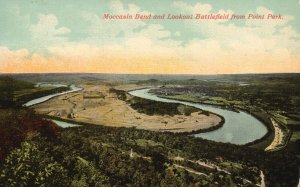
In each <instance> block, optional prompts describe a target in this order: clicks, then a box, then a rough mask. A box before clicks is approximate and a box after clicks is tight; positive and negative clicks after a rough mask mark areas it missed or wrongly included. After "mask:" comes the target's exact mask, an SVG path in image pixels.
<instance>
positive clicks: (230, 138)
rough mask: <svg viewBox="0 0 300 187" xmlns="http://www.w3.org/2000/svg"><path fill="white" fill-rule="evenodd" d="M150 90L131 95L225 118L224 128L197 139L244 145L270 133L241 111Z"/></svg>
mask: <svg viewBox="0 0 300 187" xmlns="http://www.w3.org/2000/svg"><path fill="white" fill-rule="evenodd" d="M149 90H150V89H148V88H147V89H140V90H133V91H130V92H129V94H131V95H133V96H136V97H140V98H144V99H149V100H154V101H160V102H166V103H180V104H184V105H188V106H193V107H196V108H199V109H202V110H207V111H210V112H213V113H216V114H219V115H221V116H223V117H224V119H225V123H224V125H223V126H222V127H220V128H219V129H217V130H213V131H210V132H204V133H199V134H195V135H194V136H196V137H201V138H204V139H208V140H213V141H217V142H226V143H232V144H238V145H242V144H246V143H249V142H253V141H254V140H257V139H260V138H262V137H263V136H264V135H265V134H266V133H267V132H268V130H267V128H266V126H265V125H264V124H263V123H262V122H261V121H259V120H258V119H256V118H255V117H254V116H252V115H250V114H248V113H246V112H243V111H240V112H239V113H238V112H233V111H230V110H226V109H222V108H219V107H217V106H214V105H205V104H199V103H191V102H185V101H178V100H174V99H166V98H161V97H158V96H156V95H153V94H151V93H149Z"/></svg>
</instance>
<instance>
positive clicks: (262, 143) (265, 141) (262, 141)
mask: <svg viewBox="0 0 300 187" xmlns="http://www.w3.org/2000/svg"><path fill="white" fill-rule="evenodd" d="M157 97H160V98H164V99H175V100H178V101H182V102H190V103H194V104H204V105H210V106H215V107H220V108H221V109H225V110H229V111H232V112H240V111H241V112H245V113H247V114H249V115H252V116H254V117H255V118H256V119H257V120H259V121H260V122H261V123H262V124H263V125H265V127H266V128H267V133H266V134H265V135H264V136H262V137H261V138H258V139H256V140H254V141H251V142H248V143H246V144H244V145H246V146H250V147H253V148H259V149H263V150H264V149H266V148H267V147H268V146H269V145H270V144H271V143H272V142H273V140H274V138H275V135H274V134H275V133H274V127H273V124H272V122H271V120H270V118H268V117H267V115H264V114H262V113H259V112H255V111H251V110H250V109H246V108H241V107H231V108H230V109H228V108H227V107H224V106H223V105H214V104H208V103H206V102H201V101H194V100H190V99H184V98H182V97H173V96H165V95H161V94H159V95H157Z"/></svg>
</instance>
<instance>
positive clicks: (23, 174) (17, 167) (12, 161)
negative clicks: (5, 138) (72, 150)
mask: <svg viewBox="0 0 300 187" xmlns="http://www.w3.org/2000/svg"><path fill="white" fill-rule="evenodd" d="M0 183H1V184H3V185H4V186H55V185H57V186H64V185H67V184H68V181H67V180H66V170H65V169H64V168H63V167H62V166H61V164H58V163H57V162H55V161H53V159H52V158H51V157H50V156H49V155H48V154H47V153H45V152H44V151H42V150H40V148H39V147H38V145H37V144H36V143H31V142H24V143H23V144H22V146H21V147H20V148H19V149H15V150H13V151H12V152H11V153H10V154H9V155H8V157H7V158H6V159H5V163H4V165H3V168H2V171H1V174H0Z"/></svg>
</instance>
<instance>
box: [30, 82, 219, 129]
mask: <svg viewBox="0 0 300 187" xmlns="http://www.w3.org/2000/svg"><path fill="white" fill-rule="evenodd" d="M81 87H83V88H84V90H83V91H81V92H77V93H69V94H66V95H62V96H57V97H55V98H53V99H51V100H49V101H47V102H44V103H41V104H38V105H36V106H33V108H34V109H35V110H36V111H37V112H38V113H39V114H43V115H47V116H50V117H58V118H61V119H70V120H72V121H74V122H84V123H88V124H95V125H97V124H101V125H105V126H113V127H135V128H138V129H146V130H152V131H160V132H165V131H167V132H174V133H193V132H198V131H201V130H205V129H215V128H218V127H219V126H220V125H222V123H223V122H222V121H224V120H222V118H221V117H220V116H218V115H216V114H212V113H209V114H208V115H207V113H206V112H205V113H202V112H203V111H201V110H200V109H197V110H194V109H192V108H191V107H188V108H187V107H185V106H183V105H178V104H176V106H172V107H170V109H169V110H167V108H165V107H166V106H164V105H165V103H162V102H160V103H159V102H154V101H147V102H146V103H145V100H142V101H139V100H140V99H136V98H134V97H133V96H130V95H129V94H126V96H125V97H126V98H125V99H124V98H120V96H119V95H118V94H116V93H114V92H112V90H111V89H112V87H110V86H107V85H81ZM118 88H119V87H118ZM123 88H124V89H133V87H132V85H130V86H128V87H126V85H123ZM136 88H139V87H136ZM137 100H138V103H136V102H137ZM149 102H150V105H151V106H157V109H158V110H154V111H151V110H150V109H148V111H145V112H141V110H140V106H139V105H141V104H143V105H145V106H147V105H148V104H149ZM177 105H178V106H177ZM136 106H137V108H136ZM173 110H174V111H173ZM149 111H150V112H154V113H153V114H152V113H150V114H149V113H147V112H149ZM187 111H188V112H187ZM164 112H165V113H164ZM170 112H172V113H170Z"/></svg>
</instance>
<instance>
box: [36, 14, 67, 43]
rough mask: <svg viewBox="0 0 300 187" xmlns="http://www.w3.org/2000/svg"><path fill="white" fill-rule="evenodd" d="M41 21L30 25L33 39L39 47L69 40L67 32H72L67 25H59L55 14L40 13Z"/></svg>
mask: <svg viewBox="0 0 300 187" xmlns="http://www.w3.org/2000/svg"><path fill="white" fill-rule="evenodd" d="M38 19H39V21H38V22H37V23H36V24H32V25H31V26H30V31H31V36H32V41H33V43H34V45H36V46H37V47H46V46H49V45H53V44H59V43H63V42H66V41H67V38H66V37H65V34H67V33H69V32H71V31H70V29H68V28H66V27H58V19H57V17H56V16H55V15H53V14H48V15H44V14H39V15H38Z"/></svg>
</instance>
